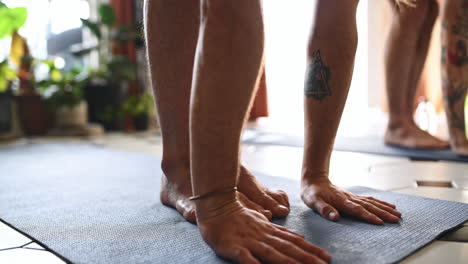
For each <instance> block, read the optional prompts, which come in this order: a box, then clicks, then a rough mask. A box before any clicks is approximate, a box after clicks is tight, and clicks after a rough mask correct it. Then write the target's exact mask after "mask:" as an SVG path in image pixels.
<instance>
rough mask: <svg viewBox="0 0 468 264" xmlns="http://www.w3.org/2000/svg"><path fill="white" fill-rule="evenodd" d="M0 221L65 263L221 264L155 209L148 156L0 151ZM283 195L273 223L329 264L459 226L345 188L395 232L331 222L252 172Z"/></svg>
mask: <svg viewBox="0 0 468 264" xmlns="http://www.w3.org/2000/svg"><path fill="white" fill-rule="evenodd" d="M0 161H1V162H0V219H1V220H2V221H4V222H6V223H7V224H9V225H11V226H13V227H14V228H16V229H18V230H20V231H21V232H23V233H25V234H27V235H29V236H30V237H32V238H34V239H35V240H37V241H38V242H39V243H40V244H41V245H42V246H44V247H46V248H48V249H50V250H52V251H53V252H55V254H57V255H59V256H60V257H62V258H63V259H65V260H67V261H69V262H73V263H190V264H196V263H200V264H201V263H203V264H204V263H224V261H223V260H221V259H219V258H217V257H216V256H215V254H213V252H212V251H211V250H210V248H209V247H208V246H207V245H206V244H205V243H204V242H203V240H202V238H201V236H200V234H199V232H198V230H197V227H196V226H195V225H193V224H190V223H188V222H186V221H185V220H184V219H183V218H182V217H181V216H180V215H179V214H178V213H177V212H176V211H175V210H173V209H170V208H167V207H165V206H163V205H161V203H160V202H159V198H158V195H159V182H160V176H161V170H160V168H159V162H160V160H158V159H157V158H155V157H152V156H148V155H143V154H136V153H126V152H118V151H111V150H108V149H104V148H99V147H95V146H88V145H78V144H44V145H34V144H33V145H24V146H17V147H8V148H0ZM258 177H259V178H260V180H261V181H262V182H264V183H265V184H266V185H267V186H269V187H271V188H281V189H283V190H286V191H287V192H288V193H289V195H290V199H291V207H292V209H291V213H290V215H289V216H288V217H287V218H285V219H279V220H275V222H276V223H278V224H281V225H284V226H286V227H288V228H290V229H292V230H295V231H297V232H299V233H302V234H304V235H305V236H306V239H307V240H309V241H311V242H312V243H315V244H317V245H319V246H321V247H323V248H325V249H326V250H328V251H329V252H330V253H332V254H333V261H332V263H360V264H362V263H364V264H365V263H372V264H375V263H394V262H397V261H399V260H401V259H403V258H405V257H407V256H408V255H410V254H411V253H413V252H415V251H416V250H418V249H419V248H421V247H423V246H424V245H426V244H428V243H430V242H431V241H433V240H434V239H436V238H437V237H438V236H440V235H441V234H442V233H444V232H446V231H448V230H451V229H453V228H455V227H456V226H458V225H460V224H462V223H463V222H465V221H466V220H467V219H468V204H463V203H456V202H448V201H441V200H433V199H427V198H421V197H415V196H410V195H403V194H396V193H391V192H382V191H377V190H373V189H369V188H364V187H354V188H351V189H350V190H351V191H353V192H355V193H358V194H362V195H372V196H375V197H377V198H380V199H385V200H387V201H389V202H392V203H395V204H396V205H397V206H398V208H399V210H400V211H401V212H402V213H403V219H402V220H401V222H400V223H398V224H384V225H382V226H375V225H370V224H366V223H363V222H360V221H357V220H356V219H353V218H346V217H343V218H342V219H340V221H338V222H336V223H334V222H330V221H327V220H325V219H323V218H322V217H320V216H319V215H318V214H316V213H314V212H313V211H312V210H310V209H309V208H308V207H306V206H305V205H304V204H303V203H302V202H301V200H300V198H299V195H298V190H299V183H298V182H297V181H291V180H287V179H283V178H278V177H271V176H267V175H261V174H258Z"/></svg>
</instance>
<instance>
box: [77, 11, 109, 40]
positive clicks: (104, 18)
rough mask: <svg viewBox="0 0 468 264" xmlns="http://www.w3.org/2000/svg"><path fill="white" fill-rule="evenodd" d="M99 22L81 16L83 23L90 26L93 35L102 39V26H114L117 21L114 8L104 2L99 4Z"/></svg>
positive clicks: (87, 26)
mask: <svg viewBox="0 0 468 264" xmlns="http://www.w3.org/2000/svg"><path fill="white" fill-rule="evenodd" d="M98 12H99V22H93V21H90V20H89V19H83V18H81V22H82V23H83V25H84V26H85V27H86V28H88V29H89V30H90V31H91V33H93V35H95V36H96V37H97V38H98V39H101V37H102V32H101V26H103V25H106V26H109V27H112V26H114V25H115V24H116V22H117V17H116V16H115V13H114V9H113V8H112V6H111V5H109V4H102V5H100V6H99V10H98Z"/></svg>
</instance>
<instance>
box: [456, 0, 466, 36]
mask: <svg viewBox="0 0 468 264" xmlns="http://www.w3.org/2000/svg"><path fill="white" fill-rule="evenodd" d="M460 2H461V8H460V13H459V14H458V15H457V18H456V21H455V24H454V25H453V26H452V33H453V34H455V35H457V36H460V37H462V38H464V39H468V0H461V1H460Z"/></svg>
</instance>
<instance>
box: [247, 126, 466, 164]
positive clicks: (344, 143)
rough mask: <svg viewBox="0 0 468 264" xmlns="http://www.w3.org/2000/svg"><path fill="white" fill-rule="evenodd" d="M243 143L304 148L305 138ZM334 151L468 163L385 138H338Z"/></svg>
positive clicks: (261, 137) (257, 137) (269, 137)
mask: <svg viewBox="0 0 468 264" xmlns="http://www.w3.org/2000/svg"><path fill="white" fill-rule="evenodd" d="M242 142H243V143H246V144H256V145H276V146H288V147H303V146H304V138H303V137H301V136H294V135H287V134H279V133H269V132H252V131H249V133H248V135H246V136H244V137H243V140H242ZM333 149H334V150H338V151H348V152H360V153H368V154H377V155H387V156H399V157H408V158H410V159H412V160H426V161H439V160H446V161H457V162H468V157H462V156H459V155H457V154H455V153H454V152H452V151H451V150H450V149H449V148H447V149H410V148H402V147H395V146H388V145H385V144H384V141H383V138H381V137H377V136H368V137H337V138H336V140H335V144H334V146H333Z"/></svg>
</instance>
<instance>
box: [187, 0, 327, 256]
mask: <svg viewBox="0 0 468 264" xmlns="http://www.w3.org/2000/svg"><path fill="white" fill-rule="evenodd" d="M202 3H203V6H202V20H201V21H202V23H201V26H200V38H199V41H198V47H197V55H196V63H195V70H194V73H195V74H194V84H193V89H194V91H193V98H192V101H191V108H190V144H191V145H190V146H191V148H190V149H191V153H190V159H191V172H192V173H191V174H192V185H193V193H194V194H195V195H204V194H210V193H211V194H212V195H208V196H207V197H205V198H203V199H200V200H197V201H196V214H197V223H198V226H199V229H200V232H201V234H202V236H203V238H204V239H205V241H206V242H207V243H208V245H210V246H211V248H213V250H214V251H215V252H216V253H217V254H218V255H220V256H222V257H225V258H227V259H229V260H234V261H237V262H240V263H260V262H259V260H262V261H266V262H269V263H293V262H301V263H319V261H320V258H323V259H326V260H329V258H330V257H329V255H328V254H327V253H325V252H324V251H323V250H321V249H319V248H317V247H315V246H313V245H311V244H309V243H308V242H306V241H305V240H304V239H303V238H301V237H300V236H299V235H296V234H293V233H292V232H290V231H287V229H284V228H281V227H278V226H276V225H274V224H272V223H270V222H269V221H268V220H267V218H266V217H264V216H263V215H262V214H259V213H258V212H256V211H253V210H250V209H247V208H245V207H244V206H242V205H241V203H240V202H239V200H238V196H237V195H236V192H235V191H234V190H233V188H234V187H235V186H236V185H237V179H238V175H239V168H240V164H239V144H240V142H239V141H240V136H241V130H242V127H243V124H244V121H245V118H246V114H247V110H248V108H249V105H250V103H251V101H252V97H253V96H252V95H253V93H254V88H255V85H256V83H257V81H258V73H259V69H260V65H261V62H262V55H263V22H262V15H261V6H260V1H259V0H257V1H255V0H237V1H217V0H215V1H209V0H203V1H202ZM213 192H214V194H213ZM294 260H295V261H294Z"/></svg>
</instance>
